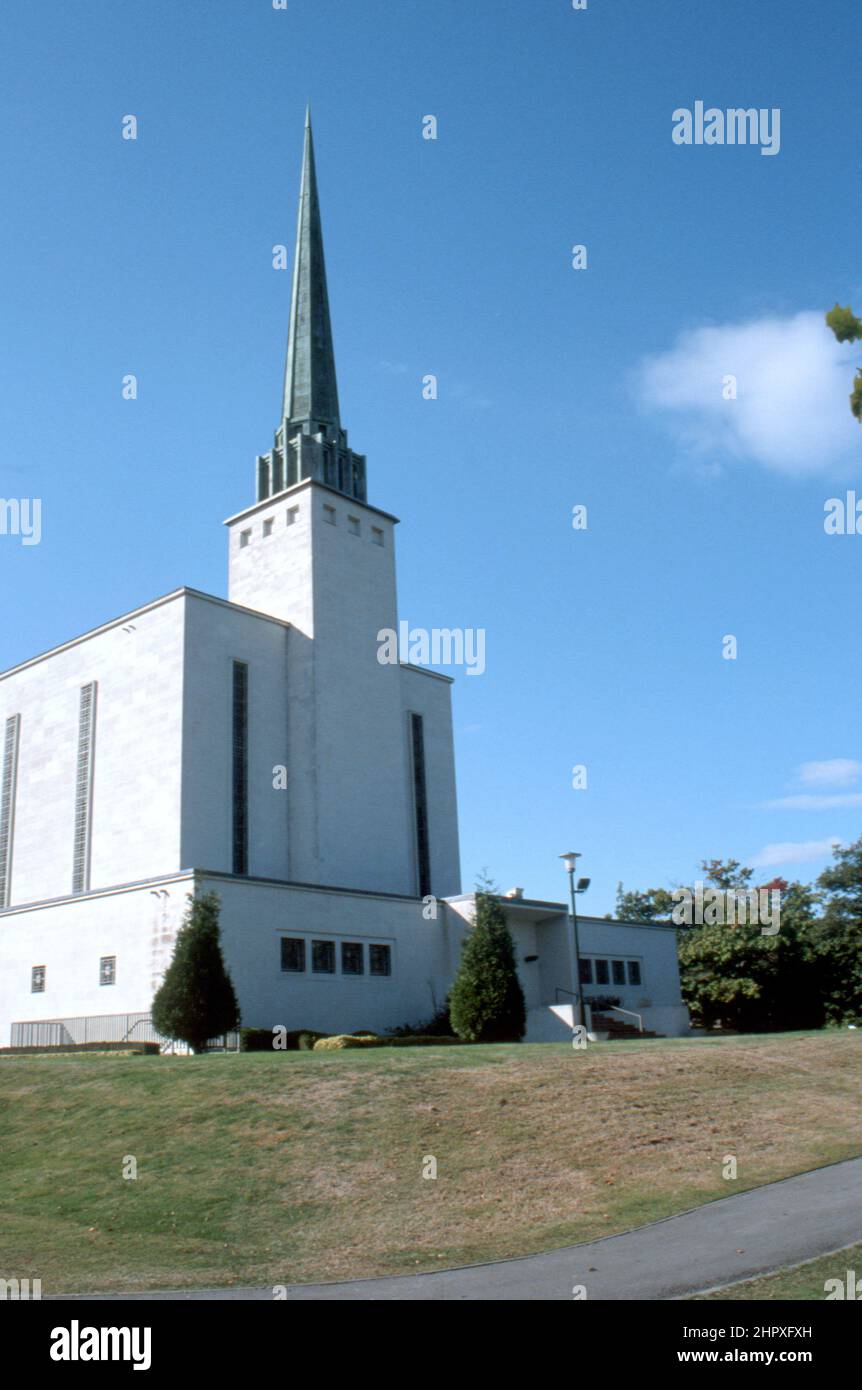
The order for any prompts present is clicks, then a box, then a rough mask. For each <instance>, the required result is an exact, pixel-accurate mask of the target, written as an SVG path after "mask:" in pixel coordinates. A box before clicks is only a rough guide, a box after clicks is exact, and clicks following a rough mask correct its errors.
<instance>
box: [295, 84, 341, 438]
mask: <svg viewBox="0 0 862 1390" xmlns="http://www.w3.org/2000/svg"><path fill="white" fill-rule="evenodd" d="M283 416H284V418H285V419H286V420H287V421H289V422H290V423H292V424H297V423H302V424H304V423H306V422H308V424H309V425H310V432H311V433H312V434H314V433H316V427H317V426H319V425H321V424H323V425H328V426H330V427H331V428H332V429H334V430H338V429H339V427H340V420H339V414H338V386H337V384H336V380H335V352H334V350H333V346H332V325H331V323H330V320H329V296H328V294H327V291H326V267H325V265H324V260H323V232H322V230H321V225H320V202H319V200H318V195H317V175H316V173H315V168H314V140H313V137H312V134H311V111H310V109H309V110H307V111H306V114H305V153H304V155H303V160H302V184H301V187H300V194H299V219H298V222H297V231H296V258H295V261H294V267H293V299H292V302H291V307H290V334H289V337H288V343H287V367H286V370H285V374H284V406H283Z"/></svg>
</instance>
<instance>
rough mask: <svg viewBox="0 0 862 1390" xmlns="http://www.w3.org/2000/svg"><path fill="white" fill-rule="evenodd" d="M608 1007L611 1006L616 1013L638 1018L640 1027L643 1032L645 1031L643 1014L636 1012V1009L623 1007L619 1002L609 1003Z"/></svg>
mask: <svg viewBox="0 0 862 1390" xmlns="http://www.w3.org/2000/svg"><path fill="white" fill-rule="evenodd" d="M608 1008H609V1009H612V1010H613V1012H614V1013H615V1014H628V1016H629V1018H636V1019H637V1021H638V1028H639V1029H640V1031H641V1032H643V1030H644V1020H643V1014H636V1013H635V1011H634V1009H621V1008H620V1006H619V1004H609V1005H608Z"/></svg>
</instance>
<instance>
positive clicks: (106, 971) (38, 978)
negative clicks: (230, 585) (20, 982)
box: [30, 956, 117, 994]
mask: <svg viewBox="0 0 862 1390" xmlns="http://www.w3.org/2000/svg"><path fill="white" fill-rule="evenodd" d="M46 973H47V971H46V967H45V966H44V965H34V966H33V968H32V970H31V971H30V993H31V994H44V993H45V975H46ZM116 983H117V957H116V956H102V958H101V959H100V961H99V984H100V985H115V984H116Z"/></svg>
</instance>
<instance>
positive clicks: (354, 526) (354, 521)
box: [347, 516, 362, 536]
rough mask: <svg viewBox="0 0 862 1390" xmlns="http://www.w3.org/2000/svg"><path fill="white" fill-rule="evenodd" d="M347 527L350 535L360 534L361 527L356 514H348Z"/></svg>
mask: <svg viewBox="0 0 862 1390" xmlns="http://www.w3.org/2000/svg"><path fill="white" fill-rule="evenodd" d="M347 529H348V531H349V532H350V534H351V536H358V535H359V534H360V532H361V530H362V527H361V526H360V525H359V517H358V516H349V517H348V518H347Z"/></svg>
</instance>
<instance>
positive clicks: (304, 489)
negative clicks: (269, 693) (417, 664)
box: [228, 481, 460, 896]
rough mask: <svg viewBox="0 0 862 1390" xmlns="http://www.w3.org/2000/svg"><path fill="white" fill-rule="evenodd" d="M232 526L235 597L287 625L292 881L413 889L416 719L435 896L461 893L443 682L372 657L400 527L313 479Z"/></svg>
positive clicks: (386, 612)
mask: <svg viewBox="0 0 862 1390" xmlns="http://www.w3.org/2000/svg"><path fill="white" fill-rule="evenodd" d="M294 508H298V511H297V512H296V514H295V520H294V522H293V524H292V525H290V526H288V525H287V515H288V512H289V511H290V510H292V509H294ZM327 508H331V509H334V516H335V524H334V525H332V524H330V522H329V521H328V520H327V515H328V514H329V515H331V513H327V510H326V509H327ZM351 519H354V520H355V521H356V522H358V524H359V533H358V534H354V531H353V529H351V524H350V523H351ZM269 521H271V522H272V530H271V534H269V535H265V534H264V530H265V524H266V523H267V522H269ZM228 524H229V554H230V586H229V592H230V597H231V599H232V601H234V602H236V603H242V604H247V605H248V606H249V607H251V608H254V609H256V610H259V611H261V612H265V613H270V614H273V615H274V616H276V617H279V618H281V619H284V620H285V621H287V622H290V623H291V631H290V636H289V639H288V690H289V697H288V698H289V720H288V750H289V776H290V792H289V800H290V837H289V838H290V869H289V874H288V877H290V878H291V879H292V880H294V881H298V882H303V883H313V884H323V885H338V886H345V887H348V886H349V887H352V888H360V889H366V890H369V891H378V892H387V893H402V894H408V895H410V894H415V893H416V892H417V891H418V883H417V873H416V852H415V820H414V808H413V783H412V764H411V754H410V742H409V728H408V720H407V711H408V710H409V709H416V710H417V712H419V713H422V714H423V715H425V718H426V726H425V737H426V761H427V766H428V772H429V803H430V804H429V811H430V813H431V817H432V820H433V831H432V835H431V855H432V890H433V891H434V892H436V893H437V894H438V895H440V896H443V895H445V894H447V893H451V892H454V891H457V888H458V886H459V876H460V875H459V864H458V827H457V804H456V799H455V782H454V752H453V747H452V726H451V706H450V693H449V691H450V687H449V684H448V683H447V682H445V681H442V680H439V679H436V678H435V677H434V676H433V675H430V676H425V675H422V674H419V673H414V672H409V671H408V672H405V671H404V670H403V668H401V667H400V666H398V665H388V664H387V665H381V663H380V662H379V661H378V660H377V655H378V650H379V646H380V644H379V641H378V633H379V632H380V631H381V630H383V629H397V621H398V619H397V600H396V584H395V549H394V548H395V521H394V518H391V517H389V516H387V515H386V514H385V513H382V512H379V511H377V510H376V509H374V508H371V507H367V506H365V505H363V504H362V503H360V502H356V501H355V500H354V499H351V498H347V497H344V496H342V495H341V494H339V493H337V492H334V491H333V490H332V489H330V488H326V487H324V486H322V485H321V484H319V483H315V482H311V481H306V482H304V483H300V484H297V485H296V486H295V487H294V488H291V489H289V490H288V491H286V492H284V493H281V494H279V496H278V497H277V498H275V499H271V500H269V501H267V502H266V503H263V504H258V505H256V506H255V507H253V508H250V509H248V510H247V511H246V512H243V513H241V514H240V515H239V516H237V517H234V518H232V519H231V520H230V522H229V523H228ZM374 528H376V529H377V530H379V531H380V532H381V533H382V538H383V544H382V545H378V544H376V543H375V541H374V538H373V532H374ZM249 531H250V532H251V536H250V540H249V543H248V544H247V545H243V544H241V538H242V536H243V534H244V533H246V532H249Z"/></svg>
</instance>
